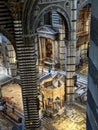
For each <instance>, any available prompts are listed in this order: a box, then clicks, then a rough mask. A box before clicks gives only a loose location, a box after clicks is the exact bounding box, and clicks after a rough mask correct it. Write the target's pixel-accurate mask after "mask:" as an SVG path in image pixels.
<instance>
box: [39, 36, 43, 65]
mask: <svg viewBox="0 0 98 130" xmlns="http://www.w3.org/2000/svg"><path fill="white" fill-rule="evenodd" d="M39 54H40V56H39V57H40V59H39V60H40V65H42V59H43V57H42V40H41V38H40V37H39Z"/></svg>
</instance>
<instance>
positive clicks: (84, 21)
mask: <svg viewBox="0 0 98 130" xmlns="http://www.w3.org/2000/svg"><path fill="white" fill-rule="evenodd" d="M90 19H91V6H90V5H89V4H88V5H86V6H85V7H83V8H82V9H81V10H80V12H79V14H78V20H77V51H76V53H77V55H76V70H79V72H80V73H82V74H84V75H87V74H88V65H87V64H88V48H89V40H90ZM85 65H86V66H87V67H85V68H86V69H85V70H81V67H82V68H83V66H85Z"/></svg>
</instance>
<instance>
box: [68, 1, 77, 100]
mask: <svg viewBox="0 0 98 130" xmlns="http://www.w3.org/2000/svg"><path fill="white" fill-rule="evenodd" d="M76 20H77V0H71V40H70V42H69V44H68V47H67V74H66V101H67V102H69V103H70V102H73V101H74V79H73V76H74V72H75V61H76Z"/></svg>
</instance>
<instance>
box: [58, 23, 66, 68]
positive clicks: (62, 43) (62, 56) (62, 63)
mask: <svg viewBox="0 0 98 130" xmlns="http://www.w3.org/2000/svg"><path fill="white" fill-rule="evenodd" d="M62 26H63V25H62ZM64 38H65V32H64V30H63V29H62V28H61V29H60V41H59V47H60V49H59V54H60V56H59V57H60V68H61V69H63V70H65V41H64Z"/></svg>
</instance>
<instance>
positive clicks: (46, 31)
mask: <svg viewBox="0 0 98 130" xmlns="http://www.w3.org/2000/svg"><path fill="white" fill-rule="evenodd" d="M47 10H48V9H47ZM37 19H39V18H37ZM68 24H69V23H68V20H66V18H65V17H64V16H63V15H62V12H58V11H57V10H56V9H51V11H46V13H45V12H44V14H42V15H41V16H40V20H39V22H38V24H37V25H36V29H35V32H36V33H37V36H38V37H37V38H36V40H35V43H36V44H35V46H36V47H35V48H36V49H37V50H36V49H35V50H36V54H37V56H38V60H37V65H39V66H41V67H42V68H44V67H51V68H52V69H53V70H57V69H61V70H64V71H65V70H66V62H67V61H66V59H67V46H66V42H65V39H66V40H68V39H69V30H70V29H69V27H68ZM37 40H38V41H37Z"/></svg>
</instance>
